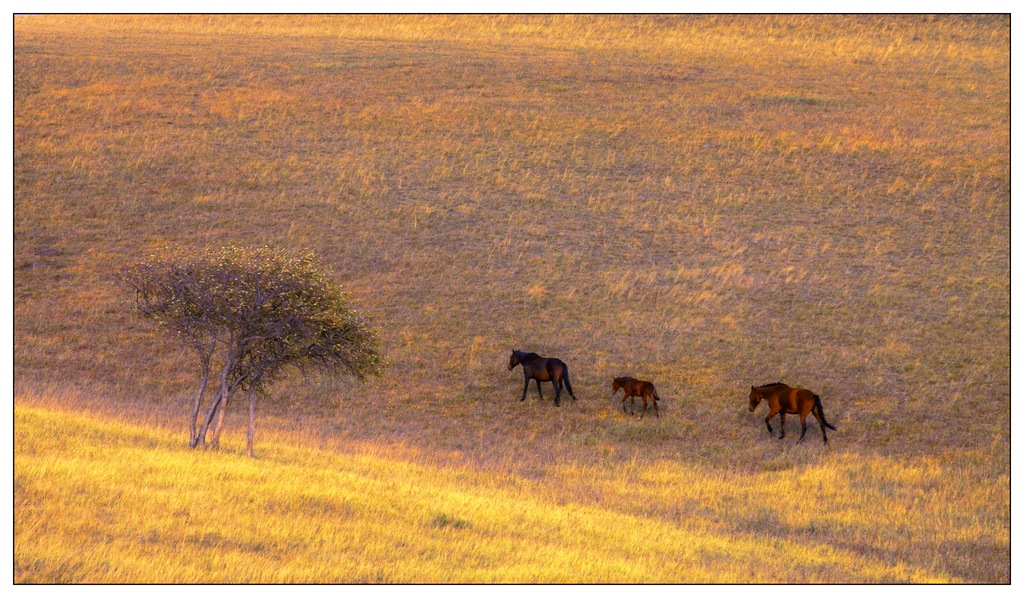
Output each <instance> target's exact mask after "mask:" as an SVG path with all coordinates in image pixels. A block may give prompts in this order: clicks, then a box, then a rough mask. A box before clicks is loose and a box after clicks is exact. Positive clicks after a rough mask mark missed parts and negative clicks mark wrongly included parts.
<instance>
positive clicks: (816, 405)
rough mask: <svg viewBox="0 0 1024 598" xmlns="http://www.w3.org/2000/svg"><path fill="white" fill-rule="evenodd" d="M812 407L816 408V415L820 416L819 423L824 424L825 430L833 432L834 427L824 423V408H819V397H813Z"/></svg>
mask: <svg viewBox="0 0 1024 598" xmlns="http://www.w3.org/2000/svg"><path fill="white" fill-rule="evenodd" d="M814 406H815V407H817V408H818V415H820V416H821V423H823V424H825V427H826V428H828V429H830V430H835V429H836V427H835V426H833V425H832V424H830V423H828V422H827V421H825V408H824V407H822V406H821V397H819V396H818V395H814ZM836 431H838V430H836Z"/></svg>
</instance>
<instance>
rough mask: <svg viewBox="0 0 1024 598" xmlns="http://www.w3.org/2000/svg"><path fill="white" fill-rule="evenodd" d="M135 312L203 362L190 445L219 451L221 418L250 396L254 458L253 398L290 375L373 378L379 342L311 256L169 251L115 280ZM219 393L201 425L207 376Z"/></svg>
mask: <svg viewBox="0 0 1024 598" xmlns="http://www.w3.org/2000/svg"><path fill="white" fill-rule="evenodd" d="M117 278H118V281H119V283H120V284H121V286H122V287H123V288H125V289H126V290H128V291H129V292H132V293H134V303H133V305H134V309H135V310H136V312H137V313H139V314H140V315H141V316H142V317H143V318H145V319H149V320H153V321H154V322H156V323H157V324H158V325H159V326H160V327H161V328H163V329H165V330H167V331H169V332H170V333H172V334H174V336H175V337H176V339H177V340H178V341H179V342H180V343H181V344H182V346H184V347H185V348H187V349H189V350H191V351H193V352H194V353H195V354H196V356H197V358H198V361H199V366H200V379H199V386H198V389H197V391H196V396H195V400H194V402H193V405H192V412H191V422H190V429H191V432H190V440H189V443H190V446H192V447H193V448H195V447H198V446H202V445H206V444H207V434H208V433H209V432H210V430H211V427H212V439H211V444H212V445H213V446H217V445H218V444H219V439H220V433H221V430H222V427H223V421H224V413H225V410H226V408H227V406H228V405H229V404H230V402H231V399H232V397H233V396H234V395H235V393H236V392H237V391H238V390H244V391H245V392H246V393H247V395H248V398H249V435H248V443H247V444H248V451H249V454H250V455H252V447H253V435H254V430H255V417H256V416H255V409H256V397H257V396H267V392H266V391H267V388H268V386H269V385H270V384H271V383H273V382H274V381H276V380H279V379H281V378H283V377H284V376H287V375H289V374H290V373H293V372H301V373H304V374H310V373H319V374H327V375H331V374H336V373H346V374H350V375H353V376H356V377H358V378H360V379H362V378H364V377H366V376H368V375H374V376H379V375H380V373H381V367H382V358H381V354H380V348H379V339H378V337H377V335H376V333H375V332H374V331H373V330H372V329H371V327H370V325H369V323H368V322H367V321H366V320H365V319H363V318H362V317H360V316H359V315H357V314H356V313H355V312H354V311H353V310H352V308H351V307H350V306H349V303H348V300H347V298H346V295H345V293H344V292H343V291H342V290H341V288H340V286H338V284H337V283H335V282H334V281H332V280H330V279H329V278H328V277H327V275H326V274H325V273H324V271H323V269H322V268H321V267H320V266H319V265H318V264H317V261H316V259H315V257H314V256H313V255H312V254H305V255H301V256H297V257H292V256H288V255H285V254H283V253H281V252H278V251H275V250H272V249H270V248H266V247H264V248H257V249H249V248H242V247H236V246H230V247H226V248H224V249H222V250H220V251H214V252H197V251H191V250H187V249H173V250H168V251H165V252H163V253H160V254H158V255H153V256H150V257H149V258H147V259H145V260H142V261H140V262H137V263H134V264H131V265H128V266H126V267H124V268H123V269H121V271H120V272H119V273H118V277H117ZM214 372H217V375H216V382H217V390H216V392H215V393H214V395H213V398H212V399H211V400H210V401H209V403H208V407H207V412H206V416H205V417H204V418H202V419H200V418H199V413H200V411H201V409H202V406H203V399H204V396H205V395H206V394H207V392H206V391H207V388H208V387H209V386H210V384H209V383H210V380H211V376H212V375H213V373H214Z"/></svg>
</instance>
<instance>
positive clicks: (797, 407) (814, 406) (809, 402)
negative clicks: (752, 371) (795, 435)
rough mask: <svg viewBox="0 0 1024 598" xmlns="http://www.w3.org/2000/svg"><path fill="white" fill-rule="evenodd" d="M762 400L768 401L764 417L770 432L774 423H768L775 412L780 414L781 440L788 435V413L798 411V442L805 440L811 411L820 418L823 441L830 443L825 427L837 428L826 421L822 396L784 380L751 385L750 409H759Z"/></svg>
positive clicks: (770, 432) (819, 423)
mask: <svg viewBox="0 0 1024 598" xmlns="http://www.w3.org/2000/svg"><path fill="white" fill-rule="evenodd" d="M762 400H766V401H768V408H769V409H768V416H767V417H765V418H764V423H765V425H766V426H768V433H769V434H772V433H774V430H772V425H771V424H770V423H768V420H770V419H771V418H773V417H775V414H776V413H778V414H779V420H780V422H781V423H780V425H779V427H780V428H782V430H781V433H780V434H779V440H782V439H783V438H785V437H786V414H787V413H798V414H800V425H801V426H802V428H801V430H800V440H797V442H803V439H804V434H806V433H807V414H808V413H811V414H813V415H814V417H815V418H817V420H818V427H819V428H821V440H822V442H823V443H825V444H828V435H827V434H825V428H829V429H832V430H835V429H836V428H835V426H833V425H832V424H830V423H828V422H827V421H825V409H824V407H822V406H821V397H819V396H818V395H816V394H814V393H813V392H811V391H809V390H807V389H806V388H792V387H790V386H787V385H785V384H783V383H782V382H773V383H771V384H763V385H761V386H758V387H756V388H755V387H753V386H751V387H750V410H751V411H753V410H754V409H757V406H758V405H759V404H760V403H761V401H762Z"/></svg>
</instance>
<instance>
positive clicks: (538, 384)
mask: <svg viewBox="0 0 1024 598" xmlns="http://www.w3.org/2000/svg"><path fill="white" fill-rule="evenodd" d="M534 380H536V381H537V394H538V395H540V400H542V401H543V400H544V393H543V392H541V390H540V379H538V378H534Z"/></svg>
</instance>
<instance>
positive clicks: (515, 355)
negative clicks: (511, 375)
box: [508, 349, 519, 371]
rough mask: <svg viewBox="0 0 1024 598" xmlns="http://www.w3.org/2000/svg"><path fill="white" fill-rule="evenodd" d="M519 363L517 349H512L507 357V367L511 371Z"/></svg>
mask: <svg viewBox="0 0 1024 598" xmlns="http://www.w3.org/2000/svg"><path fill="white" fill-rule="evenodd" d="M517 365H519V351H516V350H515V349H512V357H509V358H508V369H509V371H512V370H514V369H515V368H516V366H517Z"/></svg>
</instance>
